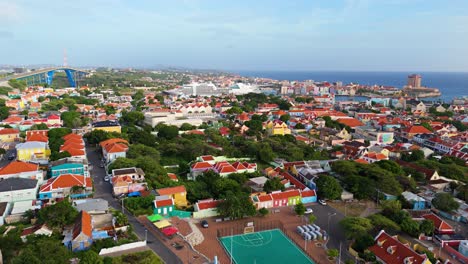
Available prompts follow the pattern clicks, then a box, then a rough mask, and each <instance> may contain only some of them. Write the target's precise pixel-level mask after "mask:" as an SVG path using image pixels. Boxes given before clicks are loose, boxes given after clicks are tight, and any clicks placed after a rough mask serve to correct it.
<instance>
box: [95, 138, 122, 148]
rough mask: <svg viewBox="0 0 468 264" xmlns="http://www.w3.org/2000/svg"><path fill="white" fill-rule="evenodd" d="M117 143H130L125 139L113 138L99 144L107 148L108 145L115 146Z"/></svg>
mask: <svg viewBox="0 0 468 264" xmlns="http://www.w3.org/2000/svg"><path fill="white" fill-rule="evenodd" d="M115 143H124V144H128V141H127V140H125V139H121V138H111V139H108V140H104V141H102V142H101V143H99V145H100V146H101V147H105V146H106V145H109V144H115Z"/></svg>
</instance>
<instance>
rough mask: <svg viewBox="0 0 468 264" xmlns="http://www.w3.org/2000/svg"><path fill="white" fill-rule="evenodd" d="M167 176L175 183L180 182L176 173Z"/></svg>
mask: <svg viewBox="0 0 468 264" xmlns="http://www.w3.org/2000/svg"><path fill="white" fill-rule="evenodd" d="M167 176H168V177H169V178H170V179H171V180H173V181H177V180H179V179H177V175H175V174H174V173H168V174H167Z"/></svg>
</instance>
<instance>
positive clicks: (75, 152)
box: [62, 148, 85, 157]
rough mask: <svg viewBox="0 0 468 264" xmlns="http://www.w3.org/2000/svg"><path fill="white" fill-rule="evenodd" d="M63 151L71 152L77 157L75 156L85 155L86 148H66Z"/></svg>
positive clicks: (71, 154)
mask: <svg viewBox="0 0 468 264" xmlns="http://www.w3.org/2000/svg"><path fill="white" fill-rule="evenodd" d="M62 151H66V152H68V153H70V156H72V157H75V156H84V155H85V152H84V150H82V149H73V148H72V149H66V150H62Z"/></svg>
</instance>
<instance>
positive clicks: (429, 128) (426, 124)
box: [421, 122, 434, 131]
mask: <svg viewBox="0 0 468 264" xmlns="http://www.w3.org/2000/svg"><path fill="white" fill-rule="evenodd" d="M421 126H423V127H425V128H426V129H427V130H429V131H434V129H433V128H432V127H431V125H429V123H427V122H423V123H421Z"/></svg>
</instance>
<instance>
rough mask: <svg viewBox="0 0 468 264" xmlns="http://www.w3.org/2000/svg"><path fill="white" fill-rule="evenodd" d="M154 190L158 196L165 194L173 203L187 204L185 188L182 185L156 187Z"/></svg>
mask: <svg viewBox="0 0 468 264" xmlns="http://www.w3.org/2000/svg"><path fill="white" fill-rule="evenodd" d="M156 192H157V193H158V195H160V196H163V195H167V196H169V197H171V198H172V199H174V204H175V205H176V206H178V207H186V206H187V205H188V201H187V190H186V189H185V186H184V185H180V186H175V187H168V188H162V189H156Z"/></svg>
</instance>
